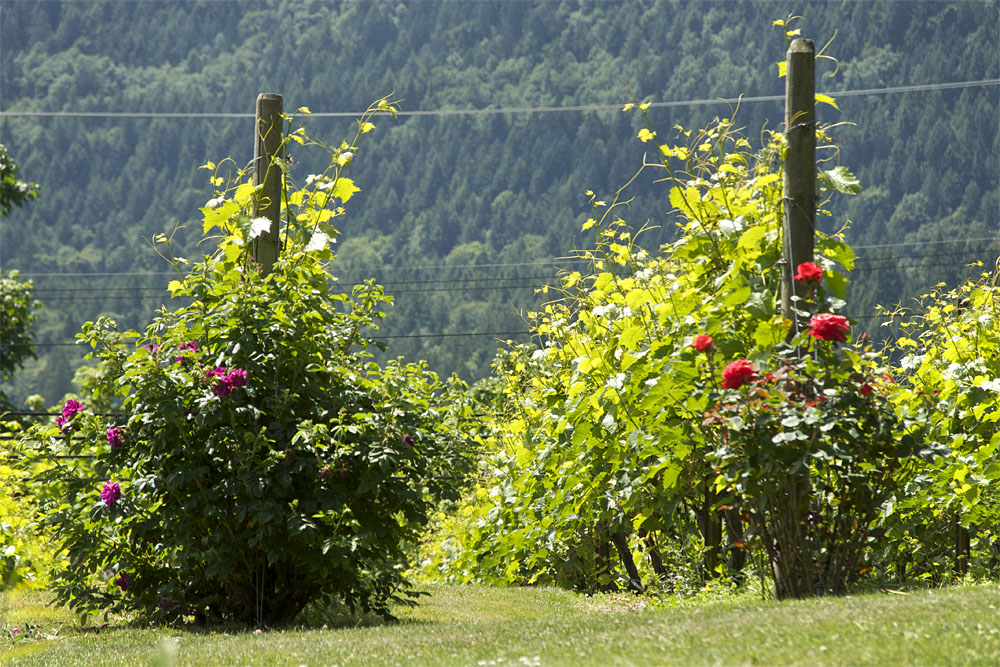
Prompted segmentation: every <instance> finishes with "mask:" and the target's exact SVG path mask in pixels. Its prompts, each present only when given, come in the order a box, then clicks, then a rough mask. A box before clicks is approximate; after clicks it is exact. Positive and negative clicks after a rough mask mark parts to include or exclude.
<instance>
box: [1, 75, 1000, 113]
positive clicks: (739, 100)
mask: <svg viewBox="0 0 1000 667" xmlns="http://www.w3.org/2000/svg"><path fill="white" fill-rule="evenodd" d="M997 85H1000V79H979V80H976V81H951V82H944V83H924V84H916V85H911V86H886V87H883V88H864V89H860V90H841V91H830V92H827V93H826V94H827V95H830V96H834V97H837V96H839V97H858V96H864V95H891V94H898V93H913V92H922V91H929V90H953V89H957V88H974V87H985V86H997ZM784 99H785V96H784V95H756V96H748V97H726V98H714V99H695V100H678V101H671V102H652V103H650V105H649V106H650V108H658V109H662V108H670V107H694V106H709V105H717V104H727V105H733V104H754V103H760V102H779V101H782V100H784ZM621 108H622V105H621V104H581V105H573V106H561V107H555V106H529V107H506V108H504V107H499V108H495V109H436V110H427V111H397V112H396V115H397V116H439V117H440V116H473V115H490V114H524V113H529V114H530V113H566V112H574V113H578V112H583V111H613V110H620V109H621ZM361 114H362V112H360V111H321V112H315V113H311V114H309V116H306V118H357V117H359V116H361ZM0 117H12V118H15V117H16V118H148V119H154V118H164V119H193V118H201V119H209V120H217V119H252V118H253V117H254V114H252V113H226V112H221V113H220V112H159V111H148V112H146V111H136V112H133V111H0Z"/></svg>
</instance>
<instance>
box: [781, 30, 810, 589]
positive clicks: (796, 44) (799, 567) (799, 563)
mask: <svg viewBox="0 0 1000 667" xmlns="http://www.w3.org/2000/svg"><path fill="white" fill-rule="evenodd" d="M786 58H787V61H786V70H785V77H786V79H785V137H786V138H787V140H788V148H787V151H786V153H785V180H784V196H783V198H782V210H783V211H784V221H783V230H782V238H783V241H784V243H783V258H782V259H783V260H784V261H783V266H782V272H781V314H782V316H784V317H785V319H788V320H790V321H791V322H792V326H791V328H790V330H789V332H788V339H789V340H790V339H792V338H793V337H795V335H796V334H797V333H798V332H799V331H800V329H801V328H802V326H803V325H804V322H802V321H801V318H800V317H799V315H798V314H797V313H796V312H795V310H796V309H797V307H796V303H795V301H794V300H793V298H792V297H793V296H799V297H802V296H805V289H804V287H803V286H801V285H798V284H797V283H796V282H795V280H794V278H793V276H794V274H795V270H796V267H798V265H799V264H802V263H803V262H811V261H813V236H814V234H815V230H816V113H815V109H816V97H815V92H816V90H815V89H816V84H815V68H814V63H815V47H814V46H813V43H812V40H809V39H796V40H793V41H792V43H791V44H790V45H789V47H788V53H787V54H786ZM786 491H787V493H788V498H787V503H788V505H787V507H788V516H787V517H786V519H785V520H786V522H787V527H786V530H789V531H791V532H792V533H794V534H797V535H798V536H799V539H797V540H796V541H797V542H798V545H799V548H800V549H803V550H805V551H804V552H803V553H799V554H795V561H796V562H795V564H792V559H791V558H786V559H785V563H784V564H785V566H788V567H787V569H786V570H785V571H782V568H781V567H779V566H778V565H777V564H775V565H774V584H775V595H776V597H777V598H778V599H779V600H780V599H785V598H802V597H808V596H810V595H812V594H813V592H814V591H815V586H816V582H815V572H812V571H810V570H811V567H810V565H811V559H812V558H811V554H809V553H808V551H807V549H808V547H807V544H806V540H803V539H802V537H803V533H805V532H807V530H808V529H807V521H808V516H809V506H810V504H811V498H812V487H811V484H810V480H809V472H808V469H806V470H805V471H802V470H800V471H798V472H795V473H790V474H789V476H788V486H787V489H786Z"/></svg>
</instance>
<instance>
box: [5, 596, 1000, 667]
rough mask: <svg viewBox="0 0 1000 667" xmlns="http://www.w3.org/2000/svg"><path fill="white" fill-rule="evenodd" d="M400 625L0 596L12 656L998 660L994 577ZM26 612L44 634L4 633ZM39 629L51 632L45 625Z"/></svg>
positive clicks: (610, 603) (999, 621) (434, 616)
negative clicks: (177, 615)
mask: <svg viewBox="0 0 1000 667" xmlns="http://www.w3.org/2000/svg"><path fill="white" fill-rule="evenodd" d="M428 590H429V592H430V593H431V596H430V597H429V598H427V597H425V598H422V603H421V605H420V607H418V608H417V609H414V610H404V611H402V612H401V622H400V623H398V624H376V625H372V626H368V627H346V628H331V629H286V630H277V631H270V632H263V633H259V634H258V633H255V632H253V631H250V632H228V633H226V632H219V631H216V632H212V631H198V630H186V629H185V630H177V629H152V630H139V629H132V628H127V627H115V626H113V625H112V626H110V627H107V628H104V629H94V628H90V629H87V628H83V629H81V628H79V627H78V626H76V625H75V624H74V623H73V620H72V616H71V615H70V614H68V613H66V612H65V611H63V610H59V609H53V608H50V607H46V606H45V605H44V602H45V597H44V596H42V595H39V594H14V595H8V596H6V597H5V598H4V599H3V602H2V603H0V604H2V606H0V629H2V630H3V638H0V663H5V664H15V665H20V664H24V665H102V666H106V665H395V664H403V665H512V666H519V665H574V666H576V667H580V666H582V665H609V664H610V665H706V664H707V665H714V664H722V665H741V664H760V665H786V664H798V665H964V664H978V665H1000V585H997V584H990V585H978V586H962V587H954V588H946V589H938V590H926V591H914V592H908V593H888V592H882V593H873V594H867V595H858V596H851V597H844V598H826V599H818V600H808V601H794V602H781V603H778V602H773V601H766V602H764V601H759V600H753V599H749V598H742V599H736V600H730V601H727V602H706V603H702V604H699V605H696V606H687V605H685V606H675V607H664V606H655V607H654V606H652V605H645V606H643V605H642V604H639V603H637V599H636V598H632V597H630V596H598V597H586V596H581V595H577V594H574V593H570V592H567V591H562V590H555V589H528V588H521V589H499V588H484V587H478V586H434V587H430V588H428ZM26 623H28V624H31V625H32V626H35V628H37V630H32V631H33V632H34V633H35V634H36V636H41V637H42V638H26V639H23V640H17V641H11V640H10V639H9V638H8V637H9V634H8V632H9V631H10V630H12V629H13V628H15V627H17V628H23V627H24V625H25V624H26ZM45 637H48V638H45Z"/></svg>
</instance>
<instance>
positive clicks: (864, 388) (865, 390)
mask: <svg viewBox="0 0 1000 667" xmlns="http://www.w3.org/2000/svg"><path fill="white" fill-rule="evenodd" d="M871 394H872V386H871V385H870V384H868V383H867V382H865V383H864V384H863V385H861V395H862V396H871Z"/></svg>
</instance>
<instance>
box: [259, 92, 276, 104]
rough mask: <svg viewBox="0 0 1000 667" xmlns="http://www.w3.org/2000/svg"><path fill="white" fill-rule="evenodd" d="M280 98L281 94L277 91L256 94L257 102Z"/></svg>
mask: <svg viewBox="0 0 1000 667" xmlns="http://www.w3.org/2000/svg"><path fill="white" fill-rule="evenodd" d="M280 99H281V95H279V94H278V93H261V94H260V95H258V96H257V101H258V102H260V101H261V100H280Z"/></svg>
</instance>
